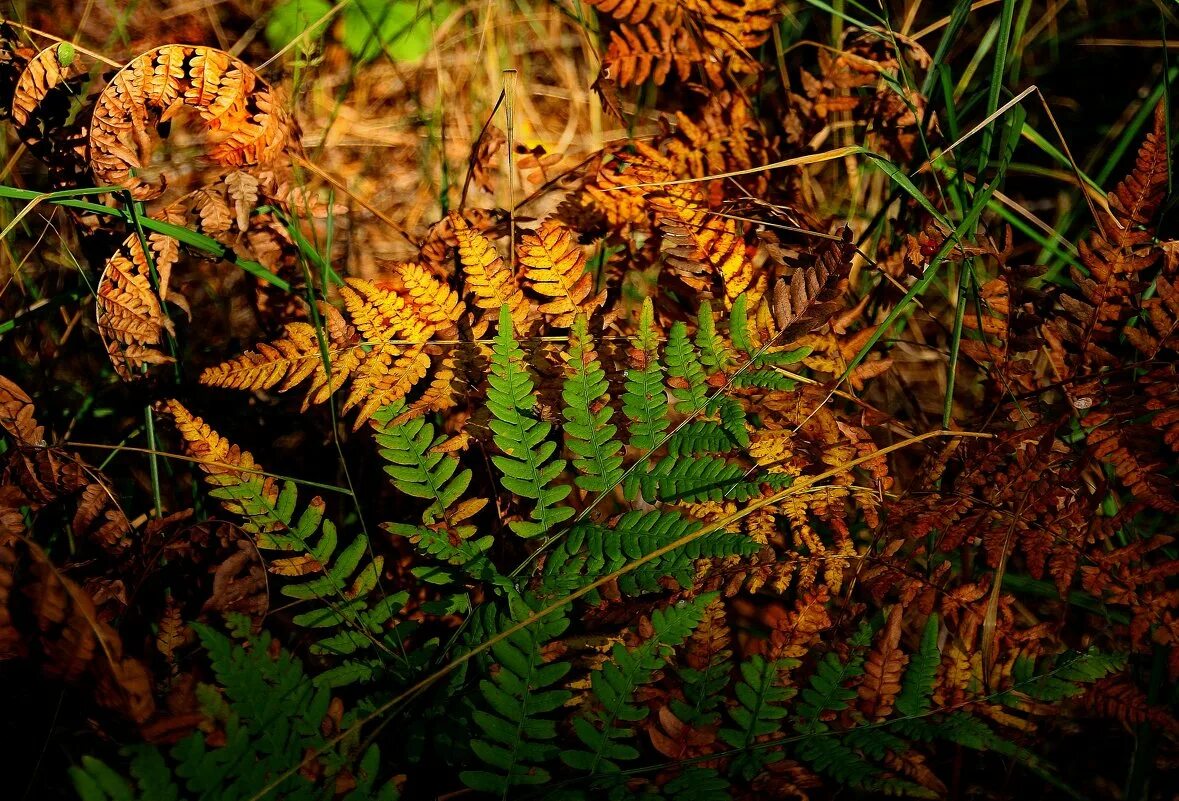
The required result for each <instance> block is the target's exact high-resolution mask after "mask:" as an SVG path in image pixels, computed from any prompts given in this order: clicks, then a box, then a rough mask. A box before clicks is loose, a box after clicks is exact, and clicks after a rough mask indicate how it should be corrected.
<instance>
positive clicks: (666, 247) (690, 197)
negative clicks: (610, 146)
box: [647, 185, 766, 307]
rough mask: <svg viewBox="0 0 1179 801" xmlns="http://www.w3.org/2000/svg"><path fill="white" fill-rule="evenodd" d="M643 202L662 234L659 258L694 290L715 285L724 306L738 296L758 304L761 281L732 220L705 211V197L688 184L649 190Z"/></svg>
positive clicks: (727, 305)
mask: <svg viewBox="0 0 1179 801" xmlns="http://www.w3.org/2000/svg"><path fill="white" fill-rule="evenodd" d="M647 200H648V202H649V203H650V205H651V208H652V209H653V210H654V212H655V224H656V226H657V227H658V228H659V229H660V231H661V232H662V233H663V243H662V245H661V248H662V252H663V257H664V260H665V261H666V262H667V264H668V265H669V266H671V267H672V269H673V271H674V272H675V274H676V275H678V276H680V277H681V278H683V280H684V281H685V283H687V284H688V285H689V286H692V287H693V288H696V289H702V288H704V287H705V286H707V285H708V284H711V283H714V282H719V283H720V284H721V289H722V291H721V297H723V298H724V301H725V306H726V307H731V306H732V305H733V301H734V300H735V299H736V298H737V296H738V295H741V294H746V295H747V296H748V298H749V300H750V304H751V305H752V306H756V305H757V303H758V301H760V300H761V296H762V294H763V293H764V292H765V285H766V279H765V276H764V275H761V276H757V277H756V278H755V275H754V269H753V262H752V261H751V260H750V259H749V256H748V255H747V253H746V247H745V240H744V238H743V237H742V234H741V230H740V228H739V227H738V223H737V221H736V220H733V219H731V218H727V217H719V216H717V215H715V214H712V213H711V212H709V210H708V207H707V202H706V201H705V199H704V196H703V195H702V194H701V193H700V192H699V190H696V189H695V188H694V187H692V186H691V185H687V186H686V187H685V186H676V187H668V188H667V191H661V192H652V193H650V194H649V195H648V196H647Z"/></svg>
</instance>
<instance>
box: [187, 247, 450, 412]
mask: <svg viewBox="0 0 1179 801" xmlns="http://www.w3.org/2000/svg"><path fill="white" fill-rule="evenodd" d="M340 295H341V297H342V298H343V300H344V310H345V312H346V313H347V316H348V319H346V318H345V316H344V314H342V313H341V312H340V311H339V310H338V309H336V308H334V307H332V306H330V305H328V304H326V303H321V304H320V306H319V308H320V312H321V314H322V315H323V330H324V334H325V340H326V341H325V342H324V345H325V346H326V350H327V358H328V360H329V364H328V365H325V364H324V358H323V355H324V352H323V349H321V345H320V341H319V336H318V334H317V332H316V329H315V328H314V326H312V325H310V324H308V323H289V324H288V325H287V326H286V329H285V336H283V337H281V338H279V339H277V340H275V341H273V342H270V343H268V344H261V345H259V346H258V347H257V349H256V350H255V351H252V352H248V353H245V354H243V355H241V356H238V357H236V358H234V359H230V360H229V361H226V362H223V363H221V364H219V365H216V366H215V367H210V368H208V369H206V370H205V371H204V372H203V373H202V374H201V379H200V380H201V383H203V384H206V385H208V386H217V387H223V388H227V389H240V390H247V391H256V390H266V389H273V388H277V390H278V391H279V392H286V391H289V390H291V389H294V388H295V387H296V386H298V385H300V384H302V383H303V382H305V381H308V380H310V384H309V386H308V390H307V395H306V398H305V400H304V408H307V407H308V406H309V405H311V404H319V403H324V402H326V401H327V399H328V398H329V397H330V396H331V395H332V394H333V393H334V392H336V391H337V390H338V389H340V388H342V387H343V386H345V384H349V383H350V385H351V388H350V390H349V394H348V396H347V397H346V398H345V400H344V404H343V407H342V409H343V411H349V410H351V409H353V408H356V409H358V410H359V414H358V415H357V419H356V421H355V423H354V427H355V428H359V427H360V426H361V425H363V424H364V423H365V422H366V421H368V419H369V418H371V417H372V415H373V413H374V412H375V411H376V409H377V408H379V407H380V406H383V405H386V404H388V403H394V402H396V401H399V400H402V399H403V398H405V397H406V396H407V395H408V394H409V393H410V392H411V391H412V390H413V389H414V387H416V386H417V385H418V384H419V383H420V382H421V380H422V379H424V378H425V377H426V375H427V373H428V371H429V368H430V363H431V358H430V353H429V352H428V351H427V349H426V347H425V344H426V343H428V342H429V341H430V340H431V339H432V338H433V337H435V335H439V334H441V335H443V336H449V337H453V336H455V335H457V332H458V329H457V327H456V324H457V322H458V320H459V316H460V314H461V312H462V306H461V304H460V303H459V300H458V295H457V293H455V292H454V291H453V290H452V289H450V287H448V286H446V285H445V284H443V283H442V282H441V281H439V280H438V279H437V278H435V277H434V276H433V275H432V274H431V273H430V272H428V271H427V270H425V269H423V268H422V267H420V266H418V265H413V264H402V265H398V267H397V270H396V272H395V273H394V274H393V275H392V276H391V277H389V278H387V279H382V280H379V281H368V280H365V279H361V278H349V279H348V280H347V282H346V283H345V285H344V286H343V287H341V288H340ZM328 366H330V371H329V370H328V369H327V368H328ZM451 367H452V368H453V362H452V364H451ZM453 378H454V374H453V371H452V372H451V374H450V375H449V376H448V377H436V380H435V382H434V383H432V384H431V390H430V391H429V392H428V394H429V397H428V398H427V399H425V401H424V402H422V403H417V404H414V405H413V406H412V407H411V408H415V409H418V410H421V411H423V412H424V411H425V410H427V409H438V408H446V407H447V406H448V405H450V400H449V395H448V394H447V393H446V392H445V391H444V388H449V385H450V383H451V381H452V380H453Z"/></svg>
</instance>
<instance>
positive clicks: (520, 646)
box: [460, 604, 572, 799]
mask: <svg viewBox="0 0 1179 801" xmlns="http://www.w3.org/2000/svg"><path fill="white" fill-rule="evenodd" d="M519 606H520V614H529V613H530V612H531V611H532V610H531V609H530V608H529V607H528V606H526V605H523V604H521V605H519ZM509 622H510V621H509ZM568 625H569V621H568V619H567V618H565V617H563V616H561V615H557V614H552V615H549V616H547V617H545V618H542V619H541V620H538V621H537V622H536V623H533V624H532V625H530V626H527V627H525V628H523V629H521V630H520V631H517V632H514V633H513V634H510V635H508V636H507V637H505V638H504V639H501V640H500V641H499V642H497V643H496V644H495V645H493V646H492V647H491V655H492V657H493V658H494V660H495V666H494V667H493V668H492V669H491V672H490V676H491V678H490V679H483V680H482V681H480V682H479V692H480V695H481V696H482V700H483V703H482V704H481V705H480V708H478V709H476V710H475V712H474V721H475V724H476V725H477V726H478V727H479V729H481V730H482V735H481V736H475V737H473V738H472V740H471V750H472V751H474V752H475V755H476V756H477V757H479V759H480V760H482V761H483V762H485V763H486V764H487V766H488V767H487V769H484V770H469V771H464V772H463V773H462V774H461V775H460V778H461V779H462V781H463V783H464V784H466V785H467V786H468V787H470V788H472V789H474V790H478V791H481V792H486V793H494V794H495V795H498V796H500V797H501V798H503V799H508V798H511V797H513V796H512V788H513V787H517V786H526V785H540V784H545V783H547V782H548V781H549V780H550V779H551V775H550V774H549V772H548V770H547V769H546V768H545V767H543V766H544V765H545V764H546V763H550V762H551V761H552V760H553V759H555V757H556V756H557V753H558V750H559V749H558V748H557V746H556V744H555V743H553V742H552V741H553V740H555V739H556V737H557V721H556V720H555V718H554V717H553V716H552V714H551V713H553V712H554V711H555V710H557V709H559V708H560V707H562V706H563V705H564V704H565V703H566V702H567V701H568V700H569V698H570V697H571V696H572V694H571V693H570V692H569V691H568V690H565V689H558V688H556V687H555V686H554V685H556V684H557V682H559V681H560V680H561V679H562V678H563V677H564V676H565V674H566V673H568V672H569V668H570V665H569V663H568V662H554V661H549V660H546V659H545V657H544V655H543V653H542V648H543V647H544V646H545V644H546V643H548V642H550V641H551V640H553V639H554V638H556V637H558V636H560V635H561V633H562V632H564V630H565V629H566V628H567V627H568Z"/></svg>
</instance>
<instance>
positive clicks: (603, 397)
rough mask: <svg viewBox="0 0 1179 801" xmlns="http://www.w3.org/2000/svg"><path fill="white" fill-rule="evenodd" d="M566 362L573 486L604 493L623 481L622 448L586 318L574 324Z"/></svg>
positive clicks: (567, 427) (564, 393)
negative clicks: (575, 470)
mask: <svg viewBox="0 0 1179 801" xmlns="http://www.w3.org/2000/svg"><path fill="white" fill-rule="evenodd" d="M562 358H564V359H565V362H566V368H565V383H564V385H563V386H562V389H561V396H562V398H563V399H564V401H565V405H564V407H563V408H562V414H563V415H564V417H565V427H564V433H565V447H567V448H568V449H569V450H570V452H571V453H573V455H574V456H575V457H576V458H574V460H573V466H574V467H575V468H576V469H577V476H576V477H575V478H574V479H573V481H574V483H575V484H577V486H578V487H581V488H582V489H583V490H587V491H589V492H606V491H607V490H609V489H610V488H611V487H613V486H614V485H615V484H617V483H618V481H619V480H620V479H621V478H622V472H623V471H622V444H621V443H620V442H618V440H616V439H615V436H616V435H617V433H618V428H617V427H616V426H615V425H614V424H612V423H611V422H610V417H611V414H612V411H613V410H612V408H611V406H610V396H609V394H607V391H606V390H607V388H608V386H609V385H608V383H607V381H606V371H605V370H603V369H602V364H601V362H600V361H598V355H597V353H596V352H595V351H594V341H593V338H592V337H591V336H590V334H589V331H588V326H587V322H586V318H585V316H584V315H579V316H578V317H577V318H575V319H574V321H573V330H572V331H571V332H570V335H569V350H568V352H567V353H566V354H563V356H562Z"/></svg>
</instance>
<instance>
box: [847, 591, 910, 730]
mask: <svg viewBox="0 0 1179 801" xmlns="http://www.w3.org/2000/svg"><path fill="white" fill-rule="evenodd" d="M902 619H903V612H902V609H901V606H900V605H899V604H898V605H896V606H893V608H892V609H891V610H890V611H889V613H888V621H887V622H886V623H885V625H884V628H883V629H881V630H880V631H879V632H878V633H877V635H876V645H875V646H874V647H873V648H872V650H871V651H869V652H868V656H867V658H866V659H865V660H864V680H863V682H862V683H861V684H860V686H859V687H858V688H856V692H857V693H858V694H859V696H860V710H861V711H862V712H863V713H864V715H866V716H867V717H868V718H869V719H870V720H881V719H883V718H886V717H888V716H889V715H890V714H891V713H892V709H893V704H894V703H895V702H896V698H897V695H898V694H899V693H900V691H901V674H902V672H903V671H904V669H905V665H907V664H909V657H908V656H907V655H906V654H905V653H904V652H903V651H902V650H901V622H902Z"/></svg>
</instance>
